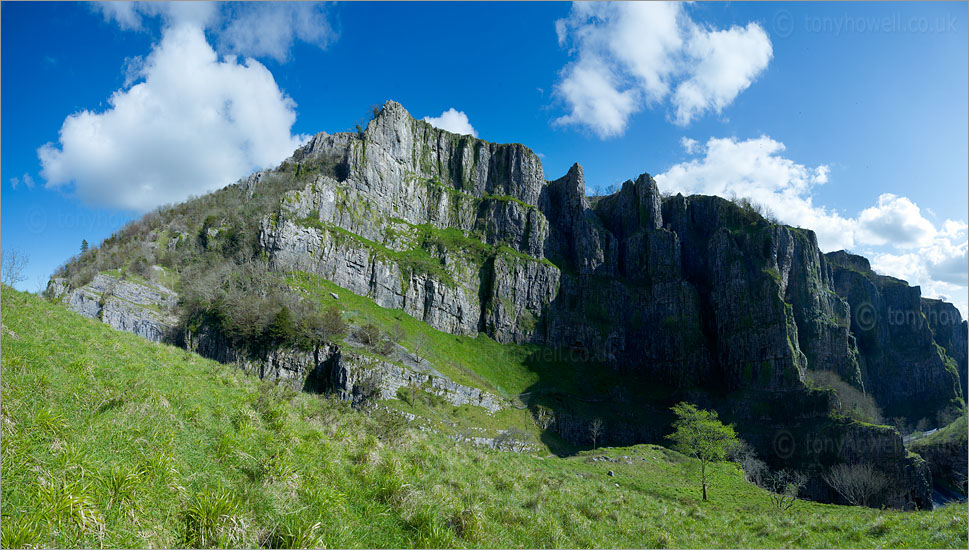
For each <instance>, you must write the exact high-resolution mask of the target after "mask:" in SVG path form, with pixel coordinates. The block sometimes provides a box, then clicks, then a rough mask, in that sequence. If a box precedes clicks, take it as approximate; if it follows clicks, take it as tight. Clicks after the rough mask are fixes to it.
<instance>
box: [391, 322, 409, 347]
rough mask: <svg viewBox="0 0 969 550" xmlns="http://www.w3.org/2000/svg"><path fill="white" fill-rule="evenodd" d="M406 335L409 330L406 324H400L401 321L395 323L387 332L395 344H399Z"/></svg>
mask: <svg viewBox="0 0 969 550" xmlns="http://www.w3.org/2000/svg"><path fill="white" fill-rule="evenodd" d="M406 337H407V331H406V330H404V326H403V325H401V324H400V321H397V322H396V323H394V326H392V327H391V328H390V332H388V333H387V338H388V339H389V340H390V341H391V342H393V343H395V344H399V343H400V342H401V340H403V339H404V338H406Z"/></svg>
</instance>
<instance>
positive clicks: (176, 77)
mask: <svg viewBox="0 0 969 550" xmlns="http://www.w3.org/2000/svg"><path fill="white" fill-rule="evenodd" d="M135 72H136V74H137V77H138V80H139V82H138V83H136V84H134V85H133V86H131V87H129V88H125V89H121V90H118V91H116V92H115V93H114V94H113V95H112V96H111V97H110V99H109V100H108V103H109V105H110V107H109V108H108V109H107V110H105V111H104V112H93V111H87V110H85V111H81V112H79V113H75V114H72V115H70V116H68V117H67V119H66V120H65V121H64V124H63V126H62V127H61V130H60V144H59V146H58V145H55V144H51V143H48V144H46V145H44V146H42V147H41V148H40V149H39V150H38V155H39V156H40V161H41V165H42V167H43V168H42V171H41V174H42V176H43V177H44V179H45V180H46V181H47V184H46V185H47V187H49V188H58V187H64V186H69V185H72V184H73V188H74V190H75V191H76V193H77V194H78V195H79V196H80V197H81V198H82V199H84V200H86V201H87V202H89V203H94V204H99V205H106V206H112V207H117V208H123V209H130V210H136V211H145V210H149V209H151V208H153V207H155V206H158V205H160V204H164V203H167V202H173V201H179V200H183V199H185V198H187V197H188V196H190V195H196V194H202V193H206V192H209V191H212V190H214V189H217V188H219V187H222V186H224V185H226V184H228V183H231V182H232V181H234V180H236V179H238V178H240V177H243V176H245V175H247V174H248V173H250V172H251V171H253V170H256V169H260V168H264V167H269V166H272V165H275V164H277V163H279V162H280V161H281V160H283V159H284V158H286V157H287V156H288V155H290V154H291V153H292V151H293V150H294V149H295V148H296V147H298V146H299V145H300V143H301V141H302V140H303V139H305V138H303V137H302V136H294V135H292V134H291V133H290V129H291V128H292V125H293V123H294V122H295V120H296V113H295V110H294V109H295V104H294V103H293V101H292V100H291V99H290V98H289V97H287V96H286V95H285V94H284V93H283V92H281V91H280V89H279V87H278V86H277V85H276V82H275V80H274V79H273V75H272V74H271V73H270V72H269V71H268V70H267V69H266V68H265V67H264V66H263V65H261V64H260V63H259V62H257V61H255V60H253V59H251V58H250V59H246V60H244V61H239V60H238V59H236V58H235V57H231V56H230V57H226V58H224V59H219V56H218V55H217V54H216V52H215V51H214V50H213V48H212V47H211V46H210V45H209V43H208V42H207V41H206V38H205V35H204V32H203V30H202V28H201V27H200V26H198V25H197V24H194V23H174V24H173V26H169V27H166V30H165V31H164V34H163V37H162V40H161V42H160V43H159V44H158V45H157V46H156V47H155V49H154V50H153V51H152V52H151V54H150V55H149V56H148V57H147V58H146V59H145V60H144V62H143V63H139V64H138V68H137V69H136V70H135Z"/></svg>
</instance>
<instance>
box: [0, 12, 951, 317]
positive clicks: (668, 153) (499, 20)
mask: <svg viewBox="0 0 969 550" xmlns="http://www.w3.org/2000/svg"><path fill="white" fill-rule="evenodd" d="M0 10H2V29H0V30H2V35H0V36H2V39H0V40H2V44H0V47H2V65H0V67H2V82H3V90H2V105H0V110H2V113H0V114H2V117H0V125H2V129H0V131H2V163H0V171H2V174H0V189H2V217H0V223H2V245H3V248H4V249H8V250H12V249H20V250H22V251H24V252H26V253H28V254H29V255H30V264H29V268H28V273H27V280H26V281H24V282H23V283H21V284H20V285H19V286H21V287H23V288H27V289H31V290H35V289H38V288H42V287H43V286H44V285H45V284H46V280H47V277H48V275H49V274H50V273H51V272H52V271H53V270H54V269H55V268H56V267H57V265H58V264H60V263H61V262H63V261H64V260H65V259H67V258H68V257H69V256H70V255H72V254H74V253H76V252H77V250H78V247H79V244H80V241H81V239H87V240H88V241H89V242H91V243H92V244H95V243H98V242H100V241H101V240H103V239H104V238H106V237H107V236H108V235H110V234H111V233H112V232H113V231H115V230H117V229H118V228H119V227H120V226H121V225H122V224H124V223H125V222H126V221H128V220H131V219H134V218H135V217H137V216H138V215H140V213H141V212H142V211H144V210H149V209H151V208H153V207H155V206H157V205H159V204H162V203H165V202H172V201H178V200H183V199H184V198H185V197H186V196H188V195H190V194H202V193H205V192H208V191H211V190H212V189H215V188H218V187H220V186H222V185H225V184H228V183H231V182H232V181H233V180H234V179H235V178H237V177H240V176H242V175H245V174H247V173H249V172H251V171H252V170H255V169H258V168H260V167H264V166H270V165H274V164H276V163H278V161H280V160H282V159H283V158H284V157H285V156H287V155H288V154H289V153H290V152H291V151H292V149H293V147H294V145H295V144H298V143H299V141H300V140H301V139H304V138H305V136H307V135H310V134H313V133H316V132H319V131H327V132H336V131H343V130H348V129H351V128H353V126H354V125H355V124H357V123H359V122H362V121H364V119H365V117H366V116H367V112H368V109H369V106H370V105H372V104H381V103H383V102H384V101H385V100H388V99H394V100H397V101H399V102H401V103H402V104H403V105H404V106H405V107H406V108H407V109H408V110H409V111H410V112H411V113H412V114H413V115H414V116H416V117H440V116H441V115H442V113H444V112H445V111H448V110H450V109H454V110H455V112H456V113H457V114H458V117H447V118H446V120H441V121H438V124H441V125H445V126H447V125H448V124H454V122H453V120H454V119H455V118H457V119H459V120H461V121H463V120H464V119H463V118H461V116H463V117H466V121H467V123H468V124H469V125H470V127H473V130H474V131H475V132H476V134H477V135H478V137H481V138H483V139H487V140H490V141H497V142H521V143H524V144H526V145H528V146H529V147H531V148H532V149H533V150H535V151H536V152H537V153H539V154H540V156H541V157H542V159H543V164H544V166H545V171H546V177H547V178H549V179H554V178H557V177H559V176H561V175H562V174H564V173H565V172H566V171H567V170H568V167H569V166H570V165H571V164H572V163H574V162H579V163H581V164H582V165H583V166H584V168H585V174H586V178H587V185H588V186H589V187H590V191H591V189H606V188H608V187H609V186H611V185H614V184H618V183H621V182H622V181H624V180H626V179H631V178H635V177H636V176H637V175H638V174H640V173H642V172H649V173H651V174H653V175H654V176H656V177H657V180H658V181H659V183H660V187H661V189H662V190H670V191H682V192H703V193H716V194H722V195H727V196H729V195H738V196H750V197H751V198H753V199H754V200H755V201H757V202H761V203H763V204H765V205H766V206H767V207H768V208H770V209H771V210H773V211H774V213H775V215H777V217H779V218H780V219H781V220H782V221H784V222H786V223H791V224H794V225H803V226H807V227H810V228H812V229H815V230H816V231H818V234H819V239H820V241H821V245H822V248H824V249H825V250H833V249H838V248H843V247H847V248H849V249H850V250H852V251H854V252H859V253H864V254H866V255H868V256H869V257H870V258H871V259H872V260H873V263H874V265H875V266H876V268H877V269H879V270H880V271H882V272H885V273H889V274H892V275H896V276H899V277H902V278H905V279H907V280H909V281H910V282H912V283H913V284H920V285H922V287H923V292H924V293H925V294H927V295H933V296H946V297H949V298H950V299H952V300H954V301H955V302H956V303H957V305H959V307H960V308H961V309H962V310H963V313H964V314H965V313H966V287H967V284H969V283H967V260H966V258H967V256H966V220H967V218H969V215H967V203H969V196H967V185H966V182H967V181H969V160H967V150H969V137H967V135H969V128H967V120H969V113H967V104H969V89H967V82H969V75H967V67H969V52H967V42H969V40H967V5H966V4H965V3H961V4H960V3H939V4H933V3H911V4H908V3H837V4H834V3H832V4H809V3H803V4H802V3H794V4H771V3H728V4H712V3H698V4H673V5H647V6H641V5H638V4H637V5H608V4H596V5H593V6H585V5H572V4H568V3H493V4H492V3H467V4H464V3H461V4H458V3H455V4H448V3H432V4H431V3H429V4H421V3H393V4H379V3H349V4H328V5H325V6H323V5H312V4H306V5H301V6H292V5H266V6H261V5H252V6H250V5H246V6H238V5H210V6H184V5H182V6H175V7H169V6H166V5H164V4H155V5H147V6H146V5H141V6H138V5H110V6H107V7H103V6H99V5H93V4H75V3H10V2H5V3H3V4H2V6H0ZM232 55H235V56H238V57H236V58H229V57H226V56H232ZM249 56H251V57H252V59H253V61H246V60H245V59H246V58H247V57H249ZM112 98H114V100H112ZM112 101H113V102H112ZM232 109H236V110H235V111H232ZM223 111H225V112H223ZM229 111H231V112H229ZM79 114H81V115H80V116H76V115H79ZM209 114H212V116H213V117H215V120H214V121H211V120H210V121H209V122H208V123H206V124H202V123H199V122H198V121H199V120H208V119H207V118H206V117H208V116H209ZM465 129H466V130H467V127H465ZM47 144H49V145H47ZM45 145H47V147H46V148H44V147H45ZM42 148H44V149H43V150H42ZM176 159H177V162H176Z"/></svg>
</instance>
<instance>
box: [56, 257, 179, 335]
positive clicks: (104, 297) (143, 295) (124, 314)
mask: <svg viewBox="0 0 969 550" xmlns="http://www.w3.org/2000/svg"><path fill="white" fill-rule="evenodd" d="M48 293H49V295H51V296H52V297H53V298H56V299H60V300H63V301H64V302H66V304H67V307H68V309H71V310H72V311H76V312H78V313H80V314H81V315H84V316H85V317H90V318H92V319H99V320H101V321H102V322H104V323H105V324H106V325H109V326H111V327H112V328H115V329H117V330H124V331H127V332H133V333H135V334H137V335H139V336H141V337H143V338H145V339H147V340H151V341H153V342H161V341H163V340H165V339H166V338H168V336H169V335H170V334H171V332H172V331H173V330H174V328H175V325H176V324H177V322H178V319H177V318H176V317H175V316H174V315H173V314H172V311H173V310H174V307H175V304H176V301H177V296H176V294H175V293H174V292H172V291H171V290H168V289H167V288H165V287H162V286H160V285H152V284H142V283H136V282H133V281H129V280H123V279H120V278H117V277H114V276H111V275H106V274H98V275H96V276H95V277H94V279H93V280H91V282H90V283H88V284H87V285H85V286H84V287H82V288H79V289H76V290H73V291H69V290H68V289H67V287H66V286H65V284H64V281H63V280H57V279H54V280H52V281H51V283H50V284H49V285H48Z"/></svg>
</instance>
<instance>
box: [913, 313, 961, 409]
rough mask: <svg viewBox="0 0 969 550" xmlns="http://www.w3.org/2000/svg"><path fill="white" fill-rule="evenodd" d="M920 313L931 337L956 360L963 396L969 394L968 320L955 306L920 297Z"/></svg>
mask: <svg viewBox="0 0 969 550" xmlns="http://www.w3.org/2000/svg"><path fill="white" fill-rule="evenodd" d="M922 314H923V315H924V316H925V321H926V322H927V323H928V325H929V328H930V329H931V330H932V337H933V338H934V339H935V342H936V343H937V344H939V345H940V346H942V348H943V349H944V350H945V352H946V354H947V355H948V356H949V358H950V359H952V360H954V361H955V362H956V366H957V367H958V371H959V380H960V382H961V383H962V395H963V397H964V398H965V397H967V396H969V388H967V386H966V382H967V380H969V375H967V370H969V346H967V340H969V322H967V321H965V320H964V319H963V318H962V314H960V313H959V310H958V309H956V306H954V305H952V304H950V303H948V302H943V301H942V300H933V299H931V298H922Z"/></svg>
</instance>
